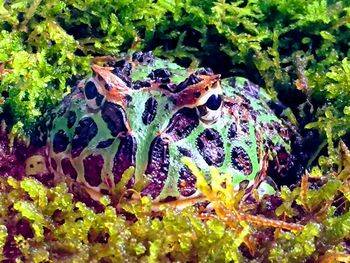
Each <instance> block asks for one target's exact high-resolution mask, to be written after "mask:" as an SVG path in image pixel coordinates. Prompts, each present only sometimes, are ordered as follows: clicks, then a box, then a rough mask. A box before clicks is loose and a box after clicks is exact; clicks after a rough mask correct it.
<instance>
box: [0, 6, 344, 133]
mask: <svg viewBox="0 0 350 263" xmlns="http://www.w3.org/2000/svg"><path fill="white" fill-rule="evenodd" d="M0 14H1V17H2V19H1V21H0V61H2V62H4V64H3V65H4V67H5V70H2V71H3V72H2V76H3V77H2V80H1V82H0V91H2V92H3V91H5V93H4V92H3V93H2V96H3V98H1V100H0V103H1V104H2V106H0V107H1V108H2V110H4V109H5V108H6V109H8V110H9V111H10V112H12V114H13V117H14V121H13V123H12V124H15V123H17V124H16V126H15V130H14V132H17V133H18V132H20V131H21V130H23V129H29V128H30V125H31V124H33V123H34V122H35V121H36V120H37V117H38V116H39V115H41V114H42V112H45V111H47V108H48V107H50V106H51V105H53V104H56V103H57V102H58V101H59V100H60V99H61V98H62V96H63V95H64V94H65V93H66V92H69V85H71V84H74V83H75V80H76V79H78V78H81V77H83V76H86V75H87V74H88V71H89V61H90V59H91V57H92V56H96V55H109V54H112V55H116V56H118V54H119V52H120V51H127V50H128V49H129V48H130V47H131V44H132V43H133V42H135V41H137V39H139V38H140V39H141V43H140V45H138V46H137V47H136V48H138V49H141V48H146V49H154V48H156V47H158V48H157V49H156V51H155V53H156V54H157V55H163V56H167V57H169V58H178V59H180V61H181V60H182V61H183V62H186V61H187V62H188V59H191V60H193V61H194V60H195V58H199V59H200V60H201V61H203V63H204V64H205V65H206V66H212V67H213V68H214V69H215V70H216V71H218V72H221V73H223V74H224V75H227V74H232V73H234V74H235V75H244V76H248V78H249V79H251V80H253V81H254V82H257V83H258V84H261V85H263V86H266V87H268V88H269V89H270V92H271V93H274V92H275V90H277V91H279V92H280V94H281V96H282V97H283V96H284V95H285V94H287V93H288V94H297V91H296V89H295V85H294V81H296V80H297V79H299V80H301V81H302V82H303V84H305V89H306V93H307V94H309V95H310V94H313V95H314V98H316V99H322V102H324V99H323V98H324V97H326V98H327V99H330V100H331V101H336V103H335V105H334V106H332V107H330V110H335V111H337V113H338V114H337V116H335V117H334V121H333V123H332V124H331V126H332V128H334V131H335V132H336V133H341V134H344V133H345V132H346V131H344V130H341V129H340V128H339V127H342V125H343V124H344V122H348V119H349V118H345V120H343V119H344V118H343V117H344V114H345V117H346V113H345V112H346V111H347V110H346V109H347V108H346V106H347V105H348V101H349V99H350V97H349V95H348V93H349V92H348V91H347V89H348V87H349V80H348V78H349V77H348V75H349V74H347V72H348V71H349V65H348V64H349V62H348V58H347V56H348V54H347V48H346V47H347V45H348V43H349V40H350V33H349V30H348V28H349V24H350V8H349V2H348V1H325V0H317V1H311V2H310V1H309V2H307V3H305V1H302V0H294V1H286V0H270V1H260V0H249V1H245V2H244V1H234V2H232V1H231V2H224V1H209V0H207V1H197V0H179V1H173V0H170V1H169V0H167V1H165V0H159V1H156V2H154V1H149V0H138V1H126V0H125V1H115V0H109V1H98V0H96V1H90V0H81V1H70V0H66V1H58V0H54V1H38V0H36V1H33V2H27V1H11V4H8V3H7V2H5V1H3V2H2V3H1V5H0ZM213 57H215V58H216V59H215V60H213V59H212V58H213ZM232 71H233V72H232ZM6 72H7V73H6ZM229 72H231V73H229ZM324 94H325V95H326V96H324ZM340 94H341V95H342V96H341V97H342V98H341V99H339V96H338V95H340ZM275 95H276V94H275ZM288 96H290V95H288ZM286 102H287V104H288V103H289V101H288V100H287V101H286ZM292 106H293V105H292ZM319 115H320V118H319V120H320V122H319V125H317V127H319V128H320V129H321V130H324V128H325V126H324V124H322V123H323V122H322V118H323V117H322V116H325V115H324V111H321V112H320V113H319ZM23 123H24V127H23ZM337 137H338V135H335V136H334V138H335V139H336V138H337Z"/></svg>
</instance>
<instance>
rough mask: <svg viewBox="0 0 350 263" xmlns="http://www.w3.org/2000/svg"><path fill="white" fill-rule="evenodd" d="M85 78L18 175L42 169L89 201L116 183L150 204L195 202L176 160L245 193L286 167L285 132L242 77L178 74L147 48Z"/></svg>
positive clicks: (109, 61) (43, 129)
mask: <svg viewBox="0 0 350 263" xmlns="http://www.w3.org/2000/svg"><path fill="white" fill-rule="evenodd" d="M91 71H92V74H91V76H90V77H87V78H85V79H83V80H81V81H80V82H79V83H78V84H77V85H76V86H74V87H73V88H72V90H71V92H70V93H69V94H68V95H66V96H65V97H64V98H63V100H62V101H61V102H60V103H59V104H58V105H57V107H56V108H54V110H53V111H52V112H50V114H49V118H46V120H45V122H43V124H41V125H40V129H38V132H37V134H36V136H37V137H38V138H40V140H41V141H42V142H43V144H44V145H45V146H46V151H45V154H42V155H45V157H43V156H34V157H33V156H32V157H31V158H28V159H27V162H26V171H27V173H28V175H33V174H35V173H37V172H38V171H39V170H40V169H44V170H45V171H46V170H50V171H52V173H53V174H54V177H55V178H59V177H66V178H70V179H71V180H73V181H74V182H77V183H78V184H79V185H82V186H83V187H84V188H85V189H86V191H87V192H88V193H89V195H90V196H91V198H93V199H94V200H99V199H100V198H101V197H102V196H104V195H111V194H113V191H114V189H115V188H116V187H118V185H120V184H121V183H122V182H124V184H125V185H124V187H125V188H126V189H134V190H135V191H137V192H138V193H139V195H140V196H149V197H150V198H151V199H152V200H153V202H155V203H156V202H162V201H164V200H173V201H174V200H175V201H176V200H191V199H196V198H198V196H201V193H200V191H199V190H198V189H197V186H196V181H197V179H196V176H195V175H194V174H193V172H192V171H191V170H190V169H189V167H188V166H187V165H186V164H184V162H183V158H184V157H185V158H189V159H190V160H191V161H193V162H194V163H195V165H196V166H197V167H198V168H199V169H200V170H201V171H203V172H204V174H205V176H206V179H207V181H208V183H209V184H210V181H211V177H210V169H211V167H216V168H217V169H219V171H220V173H229V174H231V175H232V182H233V185H234V186H237V187H241V186H242V185H245V186H246V188H248V187H253V186H254V187H256V186H257V185H259V184H261V183H262V182H264V181H266V178H269V174H271V173H279V174H285V173H287V171H288V168H289V167H290V166H291V165H293V161H294V159H293V155H292V154H291V137H292V134H291V129H290V128H289V127H288V125H287V124H286V121H285V120H283V119H281V118H279V117H278V116H277V115H276V114H275V112H274V111H273V110H272V109H271V108H270V106H269V102H270V101H271V97H270V96H269V95H268V93H267V92H266V91H265V90H264V89H262V88H260V87H259V86H257V85H256V84H253V83H252V82H251V81H249V80H248V79H246V78H243V77H228V78H221V76H220V74H216V73H214V72H213V70H212V69H210V68H205V67H203V68H197V69H196V68H185V67H182V66H179V65H178V64H176V63H174V62H171V61H169V60H166V59H160V58H157V57H155V56H154V55H153V53H152V52H151V51H149V52H135V53H133V54H132V55H126V56H125V57H124V58H119V59H117V58H115V57H110V56H105V57H97V58H95V59H93V61H92V63H91ZM39 131H40V132H39ZM38 160H39V161H38ZM45 160H46V161H45ZM44 163H46V164H47V167H44V168H43V167H42V166H43V164H44ZM38 166H40V167H38ZM44 166H45V165H44ZM130 167H133V168H134V169H133V173H132V175H131V177H130V178H127V180H125V178H123V176H125V174H126V173H125V172H126V171H127V170H128V169H129V168H130Z"/></svg>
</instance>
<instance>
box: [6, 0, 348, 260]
mask: <svg viewBox="0 0 350 263" xmlns="http://www.w3.org/2000/svg"><path fill="white" fill-rule="evenodd" d="M0 17H1V19H0V74H1V75H0V112H1V113H0V120H2V119H3V120H5V121H6V123H7V125H8V127H10V130H11V134H12V135H22V134H24V133H26V132H28V131H30V129H31V128H32V127H33V125H34V124H35V122H36V121H37V119H38V117H39V116H41V115H42V114H43V113H45V112H46V111H47V110H48V108H51V107H52V106H54V105H55V104H57V103H58V102H59V101H60V100H61V99H62V97H63V96H64V95H65V94H66V93H68V92H69V90H70V86H71V85H74V84H75V82H76V80H77V79H81V78H82V77H84V76H86V75H87V74H89V71H90V69H89V63H90V60H91V58H92V57H93V56H96V55H115V56H119V54H120V52H127V51H128V50H130V49H133V50H135V49H136V50H154V53H155V54H156V55H158V56H163V57H166V58H168V59H172V60H175V61H176V62H178V63H180V64H183V65H185V66H189V65H190V64H192V65H196V64H198V63H199V64H201V65H205V66H210V67H212V68H213V69H214V71H216V72H219V73H221V74H222V75H223V76H231V75H241V76H245V77H247V78H249V79H251V80H252V81H253V82H255V83H257V84H259V85H261V86H263V87H266V88H267V90H268V92H269V93H271V94H272V95H273V96H274V97H275V98H279V99H280V100H281V101H282V102H283V103H284V104H286V105H287V106H289V107H290V108H291V109H292V111H293V113H294V116H295V118H293V117H291V116H290V118H291V120H292V121H293V123H294V124H295V125H296V126H297V127H298V128H299V129H300V131H301V133H302V135H308V134H309V133H308V130H310V129H313V130H314V131H316V132H317V133H319V135H320V143H319V147H318V149H315V152H314V153H313V154H314V156H313V158H311V159H310V161H309V166H308V168H309V172H306V174H305V175H304V176H303V177H302V178H301V179H300V181H299V182H297V183H296V186H295V187H294V188H288V187H286V186H284V187H282V188H281V191H280V192H279V193H277V194H276V195H274V196H266V197H264V198H263V199H262V200H260V201H259V200H257V199H255V198H254V193H252V196H249V197H244V196H243V193H241V192H236V191H233V189H232V186H231V185H230V183H229V181H227V180H226V181H225V177H220V179H219V178H218V177H217V180H218V181H217V182H216V183H215V182H213V183H212V184H211V186H208V185H206V183H205V182H204V181H201V180H200V178H201V172H200V171H198V170H197V168H196V167H194V166H193V165H192V170H193V172H194V173H195V174H196V176H197V179H198V181H199V188H200V189H201V190H202V192H203V193H205V196H206V198H207V199H208V200H209V201H211V202H212V204H213V207H214V209H215V211H216V214H215V215H214V214H203V213H199V212H198V211H197V210H195V208H194V207H191V208H187V209H185V210H183V211H181V212H179V211H176V210H174V209H172V208H169V207H166V206H164V208H162V209H161V211H160V212H159V214H154V212H152V211H151V205H152V204H151V202H150V200H148V199H147V198H143V199H142V200H141V201H140V203H137V204H130V203H127V202H122V203H121V204H120V207H116V206H114V205H112V204H109V202H110V201H109V200H107V199H108V198H106V200H105V203H104V207H103V208H100V209H96V208H94V207H88V205H87V204H85V203H83V202H79V201H77V200H76V198H74V197H73V195H72V194H71V193H69V191H68V186H67V184H66V183H64V182H62V183H61V184H59V185H56V186H54V187H52V188H48V187H47V186H44V185H42V184H41V183H40V182H38V181H37V180H35V179H31V178H26V179H24V180H19V178H17V179H15V178H14V177H7V178H5V177H4V178H1V179H0V187H1V193H0V212H1V218H0V246H1V247H2V249H3V253H2V255H3V259H6V258H7V259H11V260H15V259H16V258H18V259H23V260H24V259H26V260H27V261H33V262H45V261H49V260H52V261H57V260H60V261H67V262H72V261H73V260H75V261H76V262H80V261H81V262H86V261H92V262H98V261H100V262H114V261H115V262H119V261H121V260H123V261H130V262H134V261H144V262H158V261H194V262H196V261H201V262H202V261H209V262H212V261H219V262H221V261H228V262H229V261H249V260H250V261H254V260H255V261H256V262H261V261H264V260H265V261H266V260H270V261H272V262H306V261H308V262H310V261H316V260H318V261H319V262H334V261H350V259H349V255H348V254H347V251H349V246H348V240H349V238H350V236H349V233H350V232H349V228H350V213H349V194H348V193H349V175H350V172H349V171H350V168H349V165H350V153H349V151H348V149H347V146H346V143H348V142H349V129H350V128H349V127H350V57H349V56H350V54H349V43H350V2H349V1H348V0H342V1H341V0H340V1H332V0H328V1H326V0H313V1H307V2H305V1H303V0H293V1H286V0H268V1H266V0H247V1H226V2H225V1H220V0H218V1H209V0H204V1H203V0H202V1H199V0H176V1H175V0H157V1H151V0H136V1H128V0H123V1H117V0H107V1H102V0H79V1H76V0H65V1H59V0H33V1H23V0H12V1H11V0H9V1H2V2H0ZM213 57H215V58H216V59H215V60H213ZM1 142H3V140H2V141H1ZM344 142H345V143H344ZM8 150H9V149H8V148H7V145H5V144H4V145H2V144H1V143H0V166H1V165H2V164H4V162H5V161H7V160H8V159H6V158H10V157H8V156H11V153H9V152H7V151H8ZM320 156H321V157H320ZM11 158H12V157H11ZM4 160H5V161H4ZM11 160H12V159H11ZM184 161H186V162H189V161H188V160H184ZM14 163H15V162H14ZM6 165H8V166H6V167H7V168H6V169H10V168H11V169H12V167H10V168H9V166H11V164H9V161H7V164H6ZM3 167H5V166H3ZM11 171H12V170H11ZM212 172H213V173H214V175H215V173H217V171H215V170H213V171H212ZM0 174H1V175H4V174H5V173H4V172H3V171H2V173H1V172H0ZM213 177H214V178H216V177H215V176H213ZM220 180H223V181H220ZM222 182H225V185H226V188H222ZM243 197H244V198H243ZM241 200H243V201H241ZM116 210H118V211H117V212H118V213H116ZM262 244H263V245H262Z"/></svg>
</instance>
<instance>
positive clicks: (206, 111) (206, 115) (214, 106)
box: [197, 94, 222, 124]
mask: <svg viewBox="0 0 350 263" xmlns="http://www.w3.org/2000/svg"><path fill="white" fill-rule="evenodd" d="M221 107H222V95H221V94H212V95H211V96H210V97H209V98H208V99H207V101H206V102H205V103H204V104H203V105H200V106H197V114H198V116H199V118H200V120H201V121H202V122H204V123H207V124H209V123H213V122H215V121H216V120H217V119H218V118H219V117H220V114H221Z"/></svg>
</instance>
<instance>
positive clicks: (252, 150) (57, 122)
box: [48, 59, 291, 200]
mask: <svg viewBox="0 0 350 263" xmlns="http://www.w3.org/2000/svg"><path fill="white" fill-rule="evenodd" d="M160 68H163V69H164V68H166V69H168V70H169V71H171V72H172V77H171V81H172V83H175V84H179V83H180V82H182V81H183V80H185V79H186V78H187V77H188V76H189V72H190V71H189V70H187V69H184V68H182V67H179V66H178V65H176V64H174V63H170V62H168V61H164V60H160V59H156V60H155V61H154V63H153V64H148V65H141V64H140V65H137V66H135V67H134V68H133V71H132V73H131V78H132V81H133V82H134V81H136V80H146V79H149V78H148V77H147V76H148V75H149V74H150V72H151V71H152V70H154V69H160ZM231 82H232V78H230V79H223V80H221V86H222V90H223V93H224V94H223V100H224V106H223V107H222V108H221V109H220V116H219V118H218V119H217V120H216V121H215V122H213V123H208V124H205V123H203V122H201V121H199V124H198V126H197V127H195V128H194V129H193V130H192V131H191V132H190V134H189V135H188V136H187V137H186V138H184V139H181V140H179V141H176V142H170V143H169V157H170V159H169V162H170V165H169V171H168V175H167V179H166V181H165V185H164V187H163V189H162V191H161V193H160V194H159V196H158V199H160V200H161V199H164V198H166V197H169V196H172V197H176V198H179V197H180V196H181V194H180V192H179V189H178V183H177V182H178V180H179V172H178V171H179V170H180V169H181V168H183V167H184V164H183V163H182V161H181V158H182V157H183V154H182V153H181V152H180V151H179V147H181V148H184V149H187V150H188V151H190V152H191V155H192V157H191V158H192V159H193V161H194V162H195V163H196V165H197V166H198V167H200V169H202V170H203V171H205V173H206V175H207V176H208V180H209V181H210V178H209V165H208V164H207V162H206V161H205V160H204V158H203V156H202V155H201V153H200V152H199V150H198V147H197V144H196V140H197V138H198V136H199V135H200V134H201V133H202V132H203V131H204V130H205V129H206V128H211V129H215V130H216V131H218V133H219V134H220V136H221V138H222V142H223V148H224V153H225V158H224V161H223V164H222V165H221V166H220V167H219V168H220V171H221V172H230V173H231V174H232V180H233V182H234V185H238V184H239V183H240V182H242V181H243V180H248V181H249V182H250V184H252V183H253V182H254V181H255V180H256V179H257V176H258V175H259V174H261V172H262V170H264V171H263V172H266V171H265V170H266V165H265V164H264V163H266V162H268V160H273V159H275V158H276V154H277V153H276V151H274V148H273V147H275V146H277V145H279V146H283V147H284V148H285V149H286V151H287V153H290V150H291V149H290V142H289V139H288V138H287V139H286V138H282V137H281V135H280V134H279V133H278V132H277V130H276V129H271V130H268V129H267V128H266V126H267V125H270V126H272V125H273V123H274V124H275V125H276V123H277V124H278V125H280V126H281V127H283V123H282V122H281V120H280V119H279V118H278V117H276V115H275V114H274V113H273V112H272V111H271V109H270V108H269V107H268V106H267V101H268V99H269V98H268V96H267V95H266V94H265V93H264V92H263V91H262V90H261V89H259V91H258V92H259V98H255V97H254V96H252V95H250V94H248V93H247V91H246V90H245V88H244V85H245V84H246V83H247V80H246V79H244V78H235V85H234V86H232V85H231V84H230V83H231ZM82 83H86V81H83V82H82ZM129 95H130V96H131V97H132V100H131V101H130V102H129V104H128V105H127V106H126V107H124V109H125V112H126V115H127V121H128V124H129V126H130V129H131V134H132V136H134V138H135V140H136V143H137V151H136V154H135V160H136V167H135V186H134V188H136V189H137V190H138V191H142V189H143V188H144V187H145V186H146V185H147V184H148V181H149V180H148V175H147V174H146V175H145V169H146V167H147V164H148V162H149V160H148V157H149V149H150V145H151V142H152V140H153V139H154V138H155V137H156V136H157V135H159V134H160V133H161V132H162V131H164V130H165V129H166V127H167V125H168V124H169V121H170V120H171V118H172V116H173V115H174V112H175V111H177V108H176V106H175V105H174V103H173V101H172V100H170V99H169V97H168V96H167V95H164V94H163V93H162V92H160V91H159V90H148V91H145V90H142V89H140V90H130V93H129ZM151 96H153V97H154V98H155V99H156V101H157V102H158V107H157V113H156V116H155V119H154V120H153V121H152V122H151V124H150V125H145V124H144V123H143V122H142V113H143V111H144V107H145V106H144V105H145V103H146V101H147V100H148V99H149V98H150V97H151ZM244 99H248V100H247V101H248V103H249V104H248V106H249V107H248V108H247V107H246V106H242V103H243V101H244ZM228 101H236V102H237V103H236V104H234V105H232V104H227V105H226V104H225V103H226V102H228ZM246 105H247V103H246ZM68 110H70V111H74V112H75V113H76V115H77V121H76V122H75V124H74V125H73V126H72V127H71V128H68V126H67V116H66V114H63V115H61V116H59V114H57V116H56V117H55V118H54V119H53V122H52V124H53V125H52V128H51V130H50V131H49V137H48V145H49V156H50V158H52V159H53V160H55V161H56V163H57V166H58V168H57V169H56V171H55V174H56V176H62V174H63V172H62V168H61V165H60V162H61V160H62V159H63V158H65V157H68V158H69V159H70V160H71V161H72V164H73V166H74V168H75V170H76V171H77V174H78V178H77V181H78V182H80V183H82V184H84V185H86V186H87V187H88V188H91V189H93V190H95V191H100V190H101V189H106V190H108V191H110V190H111V188H113V187H114V186H115V184H114V183H112V185H108V184H106V183H105V182H106V180H107V178H109V179H110V181H113V173H112V166H113V158H114V156H115V155H116V152H117V150H118V146H119V144H120V140H119V139H118V138H116V139H115V140H114V142H113V143H112V144H111V145H110V146H109V147H107V148H104V149H97V148H96V146H97V144H98V143H99V142H100V141H103V140H106V139H108V138H113V136H111V132H110V130H109V129H108V127H107V124H106V123H105V121H104V120H103V119H102V117H101V111H100V110H99V109H97V110H91V109H90V108H89V107H88V106H87V103H86V101H85V98H84V96H83V94H82V92H76V93H75V94H74V95H69V96H68V97H66V98H65V101H64V102H63V103H62V104H61V105H59V106H58V107H57V108H56V110H55V112H56V113H58V112H62V111H63V112H64V111H65V112H67V111H68ZM244 110H245V111H246V112H247V114H246V117H245V118H246V121H247V122H248V131H247V132H244V131H242V130H241V129H240V128H239V127H240V125H241V121H242V119H241V118H240V116H239V114H238V113H239V112H240V111H244ZM253 112H254V114H255V117H256V119H254V117H253ZM87 116H89V117H91V118H92V119H93V120H94V121H95V123H96V124H97V127H98V133H97V135H96V136H95V137H94V138H93V139H92V140H91V141H90V142H89V144H88V146H87V147H86V148H85V149H84V150H83V151H82V152H81V154H80V155H79V156H78V157H75V158H72V157H71V153H70V151H71V144H69V145H68V147H67V149H66V150H65V151H63V152H60V153H58V154H56V153H54V151H53V147H52V142H53V139H54V135H55V134H56V133H57V132H58V131H59V130H64V132H65V133H66V134H67V136H68V137H69V141H71V140H72V138H73V137H74V132H75V129H76V126H77V123H78V120H80V119H82V118H84V117H87ZM233 122H235V123H236V125H237V127H238V133H237V136H236V137H235V139H234V140H230V139H229V138H228V133H229V127H230V125H231V124H232V123H233ZM267 140H270V141H271V142H272V144H273V147H272V148H271V147H270V148H269V149H267V148H266V147H265V148H264V145H266V142H267ZM237 146H239V147H242V148H243V149H244V150H245V152H246V153H247V154H248V156H249V158H250V162H251V165H252V171H251V172H250V174H248V175H245V174H244V173H243V172H242V171H239V170H237V169H235V168H234V167H233V166H232V160H231V151H232V148H233V147H237ZM92 153H95V154H100V155H101V156H103V159H104V166H103V169H102V173H101V177H102V183H101V184H100V185H98V186H95V187H93V186H91V185H89V184H88V183H87V181H86V179H85V173H86V172H89V171H84V166H83V159H84V158H86V157H87V156H88V155H90V154H92Z"/></svg>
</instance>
